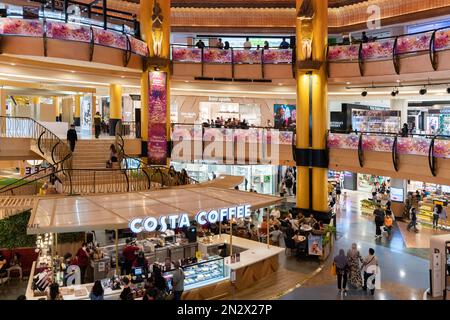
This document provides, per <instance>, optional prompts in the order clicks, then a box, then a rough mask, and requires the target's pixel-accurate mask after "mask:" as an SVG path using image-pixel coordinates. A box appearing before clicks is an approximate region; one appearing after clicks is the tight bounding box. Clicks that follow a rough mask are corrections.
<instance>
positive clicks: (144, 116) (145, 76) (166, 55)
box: [139, 0, 171, 157]
mask: <svg viewBox="0 0 450 320" xmlns="http://www.w3.org/2000/svg"><path fill="white" fill-rule="evenodd" d="M155 2H158V3H159V6H160V8H161V12H160V15H161V16H162V42H161V55H160V56H159V57H157V56H156V53H155V50H154V39H155V37H154V33H153V18H152V15H153V8H154V5H155ZM170 5H171V1H170V0H141V1H140V16H139V18H140V30H141V37H142V40H144V41H145V42H146V43H147V46H148V48H149V51H150V66H149V68H147V69H146V70H145V71H144V72H143V73H142V76H141V137H142V141H143V142H147V141H148V112H149V106H148V99H149V97H148V93H149V86H150V83H149V71H152V70H154V68H155V66H154V65H152V58H160V61H159V65H158V66H157V67H158V69H159V70H160V71H162V72H166V73H167V109H166V110H167V113H166V136H167V141H170V26H171V23H170ZM161 63H162V64H161ZM168 157H170V155H168Z"/></svg>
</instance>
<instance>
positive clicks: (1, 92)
mask: <svg viewBox="0 0 450 320" xmlns="http://www.w3.org/2000/svg"><path fill="white" fill-rule="evenodd" d="M6 97H7V95H6V90H5V89H0V116H6Z"/></svg>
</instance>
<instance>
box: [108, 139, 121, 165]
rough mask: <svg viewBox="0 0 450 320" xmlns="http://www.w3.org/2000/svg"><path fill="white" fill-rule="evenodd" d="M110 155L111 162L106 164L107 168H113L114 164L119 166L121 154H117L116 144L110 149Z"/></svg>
mask: <svg viewBox="0 0 450 320" xmlns="http://www.w3.org/2000/svg"><path fill="white" fill-rule="evenodd" d="M109 151H110V155H109V160H108V161H107V163H106V166H107V167H108V168H112V167H113V165H114V164H117V162H118V161H119V153H118V152H117V149H116V146H115V145H114V144H111V146H110V147H109Z"/></svg>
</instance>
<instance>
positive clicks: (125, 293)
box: [120, 277, 134, 300]
mask: <svg viewBox="0 0 450 320" xmlns="http://www.w3.org/2000/svg"><path fill="white" fill-rule="evenodd" d="M122 281H123V284H124V286H123V290H122V292H121V293H120V300H134V297H133V292H131V288H130V279H128V278H127V277H123V279H122Z"/></svg>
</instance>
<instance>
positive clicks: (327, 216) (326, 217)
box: [292, 208, 336, 224]
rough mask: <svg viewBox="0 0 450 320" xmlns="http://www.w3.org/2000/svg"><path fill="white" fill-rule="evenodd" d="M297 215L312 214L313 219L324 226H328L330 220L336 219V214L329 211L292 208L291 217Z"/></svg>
mask: <svg viewBox="0 0 450 320" xmlns="http://www.w3.org/2000/svg"><path fill="white" fill-rule="evenodd" d="M299 213H302V214H303V215H304V216H308V215H310V214H312V215H313V217H314V219H316V220H317V221H322V222H323V223H325V224H329V223H330V221H331V220H335V219H336V214H334V213H333V211H332V210H331V209H330V210H329V211H328V212H321V211H314V210H310V209H302V208H292V215H293V216H297V215H298V214H299ZM335 222H336V221H335Z"/></svg>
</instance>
